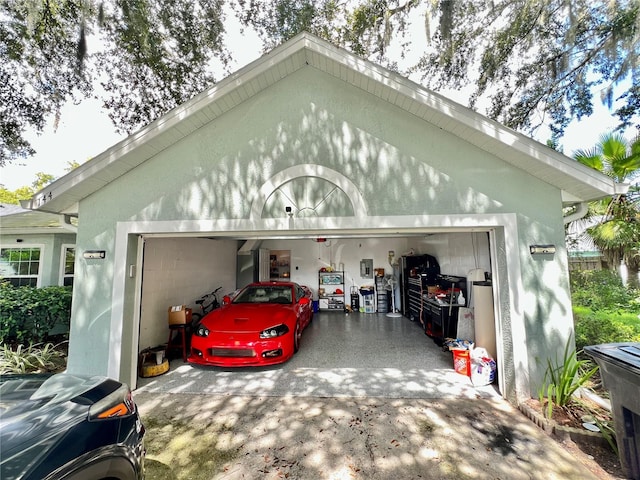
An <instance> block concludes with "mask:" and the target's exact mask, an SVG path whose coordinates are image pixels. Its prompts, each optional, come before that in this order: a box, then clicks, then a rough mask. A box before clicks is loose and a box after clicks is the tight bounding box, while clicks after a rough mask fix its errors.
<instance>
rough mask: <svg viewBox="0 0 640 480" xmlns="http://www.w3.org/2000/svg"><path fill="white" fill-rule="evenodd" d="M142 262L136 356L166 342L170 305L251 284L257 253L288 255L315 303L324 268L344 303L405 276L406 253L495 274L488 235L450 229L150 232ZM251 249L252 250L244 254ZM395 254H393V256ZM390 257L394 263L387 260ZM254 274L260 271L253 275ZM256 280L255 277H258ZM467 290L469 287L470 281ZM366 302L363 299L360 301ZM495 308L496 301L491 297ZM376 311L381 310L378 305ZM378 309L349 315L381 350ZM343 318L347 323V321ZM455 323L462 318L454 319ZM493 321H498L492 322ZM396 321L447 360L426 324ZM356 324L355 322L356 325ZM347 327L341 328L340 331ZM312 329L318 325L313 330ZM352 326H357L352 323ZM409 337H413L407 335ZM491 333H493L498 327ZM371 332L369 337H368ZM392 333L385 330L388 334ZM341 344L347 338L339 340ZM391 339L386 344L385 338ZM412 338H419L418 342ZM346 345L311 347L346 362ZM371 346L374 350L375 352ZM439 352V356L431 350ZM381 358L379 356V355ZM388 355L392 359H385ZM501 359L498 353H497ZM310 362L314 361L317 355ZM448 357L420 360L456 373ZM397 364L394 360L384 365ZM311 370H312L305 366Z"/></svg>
mask: <svg viewBox="0 0 640 480" xmlns="http://www.w3.org/2000/svg"><path fill="white" fill-rule="evenodd" d="M144 242H145V248H144V261H143V264H142V272H143V281H142V284H141V292H140V298H141V302H140V305H141V308H140V322H139V325H140V328H139V345H138V352H139V351H141V350H144V349H146V348H150V347H154V346H157V345H162V344H164V343H166V342H167V333H168V330H167V318H166V317H167V307H169V306H172V305H188V306H194V301H195V300H196V299H197V298H199V297H200V296H201V295H202V294H203V293H205V292H208V291H213V290H214V289H216V288H218V287H222V291H223V292H225V293H230V292H233V291H234V290H235V289H236V288H238V287H241V286H243V285H241V283H244V282H246V281H247V277H246V276H244V277H243V279H242V280H241V281H240V282H239V277H240V275H241V271H242V269H240V268H238V266H239V264H240V263H242V262H245V261H246V256H247V255H248V254H249V255H252V256H255V258H260V255H259V254H257V252H259V251H262V252H263V253H262V257H265V255H266V254H265V253H264V252H274V257H275V261H276V265H277V266H279V267H281V270H282V267H284V265H280V263H281V262H280V261H279V260H278V257H277V254H281V253H282V252H286V255H287V257H286V258H287V261H286V267H288V269H287V273H286V275H287V276H286V277H284V278H283V279H290V280H291V281H294V282H297V283H299V284H301V285H306V286H308V287H309V288H310V289H311V290H312V291H313V292H314V298H316V299H317V298H318V294H319V289H322V287H323V285H322V284H321V283H320V282H321V280H319V272H320V271H321V270H323V269H336V270H337V269H340V271H341V272H343V285H342V286H343V287H344V288H343V289H342V290H343V292H344V303H345V305H346V306H349V305H350V298H349V296H350V293H351V292H352V291H356V292H360V290H361V288H363V287H368V286H372V287H374V288H375V287H376V284H375V274H377V273H380V272H382V271H383V272H384V273H383V274H384V275H386V276H393V277H395V278H396V279H399V278H400V276H401V272H400V262H398V260H399V259H401V258H402V257H404V256H409V257H411V256H416V255H418V254H428V255H431V256H433V257H434V258H436V259H437V260H438V264H439V266H440V271H441V272H442V273H443V274H446V275H448V276H456V277H458V278H466V276H467V274H468V273H469V272H470V271H481V272H482V274H483V280H484V275H486V277H487V278H491V276H492V255H491V246H490V235H489V232H487V231H479V232H478V231H476V232H472V231H462V230H461V231H451V232H425V231H414V232H408V233H406V234H404V235H398V234H396V235H384V236H379V237H375V236H364V237H363V236H348V235H345V236H340V235H337V234H335V232H334V234H332V235H331V237H330V238H327V237H321V236H319V235H309V236H306V237H303V238H288V237H286V236H279V237H275V238H269V237H263V238H234V237H230V236H228V235H224V236H222V235H219V236H211V235H209V236H207V237H203V236H185V235H180V236H175V235H172V236H167V235H162V234H149V235H145V236H144ZM247 250H248V252H247ZM391 253H393V255H390V254H391ZM390 257H392V258H394V259H395V262H393V264H390V263H389V260H390ZM363 260H367V261H370V263H371V265H372V266H373V269H372V270H371V271H370V272H366V271H365V270H363V269H361V263H362V261H363ZM254 275H255V274H254ZM256 279H257V278H256ZM465 287H466V282H465ZM466 288H467V290H466V291H465V292H464V293H465V296H466V297H467V299H469V300H471V301H473V293H472V286H471V285H469V286H468V287H466ZM394 291H395V298H394V300H395V301H396V306H397V310H398V311H400V312H402V311H403V309H404V308H403V307H404V305H403V302H404V300H403V298H402V296H401V294H400V288H399V287H397V288H395V290H394ZM489 291H490V297H491V298H493V296H492V295H493V288H492V287H490V288H489ZM360 300H361V301H362V300H363V298H362V297H360ZM491 303H492V300H491ZM376 307H377V306H376ZM377 310H378V309H377V308H374V309H373V310H372V311H369V312H368V313H364V310H363V311H362V313H360V312H356V314H355V315H354V314H351V317H350V318H349V321H350V322H355V319H354V317H355V316H356V315H358V316H360V317H361V318H362V321H365V322H367V325H368V326H370V324H372V323H376V322H378V323H379V324H380V325H379V327H380V328H379V329H378V330H377V335H378V337H379V338H378V339H377V340H376V341H375V342H376V343H375V344H376V345H379V343H380V342H385V336H386V334H385V326H384V325H388V322H387V319H386V316H385V315H384V313H386V312H383V314H379V312H378V311H377ZM318 314H319V315H320V317H319V318H322V315H324V316H325V317H326V316H331V315H333V316H334V318H335V315H336V314H338V315H339V316H340V317H341V318H342V317H344V315H345V313H344V310H341V311H339V312H336V311H332V312H329V311H319V312H318ZM342 319H343V318H342ZM456 320H457V318H456ZM492 321H493V319H492ZM395 322H402V323H404V324H406V325H405V326H403V328H408V329H409V330H405V334H407V335H412V336H418V337H419V341H420V342H421V344H422V346H423V347H424V353H425V355H427V356H428V354H429V352H430V354H431V355H435V356H436V357H441V356H442V349H441V348H440V346H439V345H437V344H436V343H435V342H432V341H431V339H430V338H429V337H427V336H426V335H425V332H424V327H423V326H421V325H420V321H416V319H415V318H413V319H411V318H410V316H408V315H406V312H405V314H404V315H403V316H402V317H400V318H397V319H395ZM353 325H357V323H354V324H353ZM344 326H345V324H343V323H341V324H340V327H344ZM314 328H318V327H317V326H314ZM353 328H357V326H354V327H353ZM407 332H408V333H407ZM493 332H494V333H495V332H496V328H495V326H494V327H493ZM369 333H371V332H369ZM387 333H388V332H387ZM338 335H347V336H348V335H356V336H357V335H358V332H357V331H355V332H354V331H350V332H347V333H345V332H342V333H339V334H338ZM342 340H344V339H342ZM387 340H389V339H387ZM414 340H415V339H414ZM342 346H344V343H342V342H325V343H321V344H320V345H318V346H314V347H313V348H320V349H321V352H319V354H320V355H321V356H326V357H328V358H333V359H340V358H343V355H342V352H338V351H335V350H332V349H340V348H342ZM387 346H388V352H390V353H388V352H385V355H387V353H388V354H390V355H393V352H397V353H396V355H397V358H396V360H397V361H398V362H399V365H402V364H406V361H405V360H404V359H403V358H404V356H403V355H401V353H406V352H404V349H403V345H402V343H401V342H400V343H396V344H390V345H387ZM378 348H380V346H378V347H376V348H375V349H373V348H372V350H371V352H370V353H372V354H374V355H375V352H374V350H377V349H378ZM434 352H436V353H434ZM378 354H380V352H379V353H378ZM387 357H388V355H387ZM496 357H497V353H496ZM309 358H314V357H313V356H311V357H309ZM444 358H445V359H446V360H445V361H444V364H443V360H442V358H441V360H440V361H437V362H434V361H425V362H422V363H421V365H422V367H421V368H422V369H424V370H425V371H429V369H433V370H434V371H435V370H438V371H439V370H440V369H442V368H443V367H445V365H446V369H447V370H449V371H452V364H451V359H450V354H449V357H447V356H446V355H445V357H444ZM365 361H366V362H367V363H368V364H369V365H374V364H377V362H376V361H373V360H372V359H369V360H366V359H365ZM387 363H388V364H389V365H393V362H389V361H388V362H387ZM352 366H353V363H352V362H350V361H345V364H344V365H342V367H343V368H349V367H352ZM307 367H309V368H310V367H311V365H307Z"/></svg>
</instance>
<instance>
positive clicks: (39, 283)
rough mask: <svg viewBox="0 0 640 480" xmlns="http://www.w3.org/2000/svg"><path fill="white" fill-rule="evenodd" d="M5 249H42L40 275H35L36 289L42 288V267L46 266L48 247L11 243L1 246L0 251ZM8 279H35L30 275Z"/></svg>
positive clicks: (36, 244)
mask: <svg viewBox="0 0 640 480" xmlns="http://www.w3.org/2000/svg"><path fill="white" fill-rule="evenodd" d="M3 248H11V249H19V248H39V249H40V260H38V275H35V278H36V288H40V287H42V266H43V265H44V256H45V253H46V246H45V244H44V243H11V244H7V243H5V244H1V243H0V250H2V249H3ZM6 278H33V276H30V275H17V276H11V277H6Z"/></svg>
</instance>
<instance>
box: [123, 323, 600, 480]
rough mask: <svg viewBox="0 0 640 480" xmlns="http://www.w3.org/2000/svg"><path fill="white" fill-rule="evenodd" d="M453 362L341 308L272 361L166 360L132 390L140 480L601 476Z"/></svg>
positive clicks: (397, 330)
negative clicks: (167, 366) (215, 363)
mask: <svg viewBox="0 0 640 480" xmlns="http://www.w3.org/2000/svg"><path fill="white" fill-rule="evenodd" d="M451 363H452V362H451V354H450V353H448V352H442V351H441V350H440V349H439V348H438V347H436V346H435V344H434V343H433V342H432V341H431V340H430V339H428V338H427V337H425V336H424V334H423V333H422V332H421V330H420V329H419V328H418V326H417V325H416V324H413V323H411V322H409V321H408V320H407V319H405V318H400V319H397V318H393V319H392V318H387V317H384V316H383V315H381V316H377V315H349V316H345V315H342V314H331V315H327V314H325V315H317V317H316V319H315V320H314V322H313V324H312V325H311V326H310V328H309V329H308V330H307V331H305V333H304V334H303V344H302V347H301V350H300V352H299V353H298V354H297V355H296V356H295V357H294V358H293V359H292V360H291V361H289V362H287V363H286V364H284V365H282V366H279V367H273V368H261V369H238V370H225V369H218V368H195V367H192V366H190V365H188V364H183V363H182V361H181V360H174V361H173V362H172V364H171V371H170V372H168V373H167V374H165V375H162V376H159V377H155V378H152V379H141V382H140V384H139V386H138V389H137V390H136V391H135V392H134V396H135V400H136V402H137V403H138V405H139V408H140V411H141V414H142V416H143V420H144V422H145V424H146V425H147V428H148V435H147V446H148V457H147V458H148V462H147V467H148V472H151V473H152V474H153V476H150V477H149V478H153V479H154V480H155V479H158V480H161V479H187V478H189V479H283V478H288V479H329V480H333V479H381V480H383V479H384V480H386V479H450V478H465V479H536V478H540V479H593V478H601V479H602V478H608V477H607V476H606V474H602V472H598V471H597V468H594V466H593V464H590V463H589V462H588V461H584V462H583V461H582V457H580V455H576V454H574V453H572V452H571V451H569V448H570V446H568V445H565V446H563V445H562V444H560V443H558V442H557V441H556V440H554V439H552V438H551V437H549V436H547V435H546V434H545V433H544V432H542V431H541V430H540V429H539V428H538V427H537V426H535V425H534V424H533V423H531V422H530V421H529V420H528V419H527V418H526V417H525V416H524V415H522V414H521V413H520V412H519V411H518V410H517V409H515V408H514V407H512V406H511V405H510V404H508V403H507V402H506V401H504V400H503V399H502V398H501V397H500V396H499V394H498V393H497V392H496V390H495V387H494V386H489V387H483V388H474V387H473V386H472V385H471V382H470V381H469V379H468V378H466V377H464V376H462V375H459V374H456V373H455V372H454V371H453V369H452V365H451Z"/></svg>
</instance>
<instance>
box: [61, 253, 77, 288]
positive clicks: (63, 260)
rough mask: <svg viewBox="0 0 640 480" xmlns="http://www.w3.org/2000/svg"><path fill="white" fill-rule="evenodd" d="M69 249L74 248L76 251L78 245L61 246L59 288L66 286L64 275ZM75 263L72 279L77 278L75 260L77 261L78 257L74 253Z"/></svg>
mask: <svg viewBox="0 0 640 480" xmlns="http://www.w3.org/2000/svg"><path fill="white" fill-rule="evenodd" d="M68 248H73V249H74V250H75V249H76V244H75V243H63V244H62V245H60V268H59V271H58V285H59V286H63V285H64V279H65V273H64V267H65V265H66V263H67V255H66V254H67V249H68ZM73 259H74V262H73V275H71V277H75V274H76V265H75V259H76V255H75V253H74V256H73Z"/></svg>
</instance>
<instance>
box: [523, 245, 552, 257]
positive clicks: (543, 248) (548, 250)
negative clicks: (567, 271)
mask: <svg viewBox="0 0 640 480" xmlns="http://www.w3.org/2000/svg"><path fill="white" fill-rule="evenodd" d="M529 252H530V253H531V255H553V254H554V253H556V246H555V245H529Z"/></svg>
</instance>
